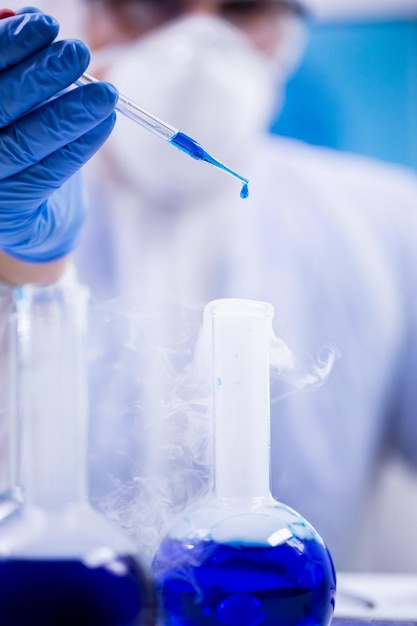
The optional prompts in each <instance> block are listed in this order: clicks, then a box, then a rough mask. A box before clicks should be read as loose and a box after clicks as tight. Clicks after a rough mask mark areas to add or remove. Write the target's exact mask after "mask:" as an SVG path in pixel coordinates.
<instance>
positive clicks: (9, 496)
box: [0, 285, 18, 519]
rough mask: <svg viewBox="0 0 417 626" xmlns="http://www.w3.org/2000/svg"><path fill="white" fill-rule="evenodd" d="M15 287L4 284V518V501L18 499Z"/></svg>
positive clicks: (0, 469) (0, 489) (0, 368)
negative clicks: (7, 286)
mask: <svg viewBox="0 0 417 626" xmlns="http://www.w3.org/2000/svg"><path fill="white" fill-rule="evenodd" d="M14 294H15V290H14V289H11V288H6V287H4V286H2V285H0V380H1V385H0V416H1V420H0V434H1V437H0V439H1V443H0V519H1V518H2V516H3V515H2V510H3V504H6V503H7V502H8V501H12V500H18V495H17V493H18V490H17V485H18V472H17V378H16V373H17V347H16V336H17V335H16V330H17V329H16V309H15V295H14Z"/></svg>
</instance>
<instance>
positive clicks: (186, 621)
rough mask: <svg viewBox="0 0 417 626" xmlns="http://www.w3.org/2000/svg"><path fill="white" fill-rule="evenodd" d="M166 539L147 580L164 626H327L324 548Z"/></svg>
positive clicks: (328, 571)
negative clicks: (151, 582)
mask: <svg viewBox="0 0 417 626" xmlns="http://www.w3.org/2000/svg"><path fill="white" fill-rule="evenodd" d="M297 542H299V546H298V547H294V546H290V545H287V544H283V545H278V546H275V547H273V546H268V545H266V546H263V545H257V544H255V545H251V544H244V543H242V542H240V543H236V544H234V543H233V544H220V543H216V542H214V541H211V540H199V539H192V540H189V539H187V540H186V541H184V542H181V541H178V540H175V539H172V538H166V539H165V540H164V541H163V542H162V544H161V546H160V548H159V550H158V552H157V556H156V557H155V560H154V563H153V572H154V576H155V581H156V586H157V590H158V593H159V594H160V602H161V604H162V607H163V610H164V618H165V619H164V626H224V625H229V626H258V625H260V626H301V625H305V626H313V625H314V626H328V625H329V624H330V621H331V618H332V615H333V610H334V597H335V587H336V580H335V573H334V568H333V564H332V561H331V557H330V556H329V553H328V551H327V548H326V547H325V545H324V544H323V543H322V542H321V541H318V540H316V539H309V540H302V539H300V538H297Z"/></svg>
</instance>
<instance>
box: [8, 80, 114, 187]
mask: <svg viewBox="0 0 417 626" xmlns="http://www.w3.org/2000/svg"><path fill="white" fill-rule="evenodd" d="M116 103H117V91H116V89H115V88H114V87H113V86H112V85H109V84H107V83H99V82H97V83H92V84H91V85H85V86H83V87H77V88H76V89H73V90H72V91H70V92H68V93H66V94H64V95H62V96H60V97H59V98H56V99H55V100H52V101H51V102H48V103H47V104H45V105H43V106H42V107H39V108H38V109H36V110H35V111H32V112H31V113H28V114H27V115H25V116H24V117H22V118H21V119H19V120H17V122H15V123H14V124H12V125H11V126H7V127H6V128H3V129H1V130H0V180H2V179H5V178H8V177H9V176H13V175H14V174H17V173H18V172H21V171H23V170H25V169H27V168H28V167H30V166H31V165H34V164H35V163H37V162H39V161H41V160H42V159H43V158H45V157H46V156H48V155H49V154H52V153H53V152H56V151H57V150H59V149H60V148H62V147H63V146H64V145H66V144H67V143H70V142H72V141H74V140H75V139H77V138H78V137H81V135H83V134H84V133H86V132H88V131H89V130H91V129H92V128H94V127H95V126H97V124H99V122H101V121H103V120H104V119H105V118H106V117H107V116H108V115H109V114H110V113H111V112H112V110H113V109H114V107H115V105H116Z"/></svg>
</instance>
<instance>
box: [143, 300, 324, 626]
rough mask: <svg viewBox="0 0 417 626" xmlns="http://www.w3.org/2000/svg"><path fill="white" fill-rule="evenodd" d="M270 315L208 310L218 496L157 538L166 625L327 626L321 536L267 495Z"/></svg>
mask: <svg viewBox="0 0 417 626" xmlns="http://www.w3.org/2000/svg"><path fill="white" fill-rule="evenodd" d="M272 317H273V309H272V307H271V306H270V305H269V304H267V303H261V302H254V301H246V300H243V301H242V300H219V301H214V302H212V303H210V304H209V305H208V307H207V308H206V312H205V328H206V329H207V327H208V326H209V324H210V322H211V327H210V328H209V331H208V332H210V333H211V337H212V342H213V355H214V358H213V381H214V384H213V394H214V413H215V419H214V422H215V435H214V475H215V490H214V493H213V494H212V495H211V496H210V497H209V498H208V499H207V501H206V502H204V503H202V504H201V505H200V506H198V507H196V508H193V509H191V510H189V511H187V512H186V513H185V514H184V515H183V516H182V517H181V518H180V519H179V520H178V521H177V522H176V524H175V525H174V526H173V528H171V529H170V531H169V532H168V534H167V535H166V536H165V538H164V539H163V540H162V542H161V544H160V546H159V548H158V550H157V552H156V555H155V557H154V560H153V565H152V569H153V573H154V576H155V582H156V586H157V590H158V594H159V598H160V603H161V605H162V607H163V624H164V625H165V626H179V625H181V626H191V625H193V626H200V625H201V626H203V625H204V626H215V625H216V626H217V625H219V626H220V625H225V624H226V625H230V626H232V625H236V626H257V625H262V626H329V624H330V623H331V620H332V616H333V611H334V603H335V593H336V575H335V570H334V566H333V562H332V558H331V555H330V553H329V551H328V549H327V547H326V545H325V543H324V541H323V540H322V538H321V537H320V535H319V534H318V533H317V531H316V530H315V529H314V528H313V527H312V526H311V524H309V523H308V522H307V521H306V520H305V519H304V518H303V517H302V516H301V515H299V514H298V513H297V512H296V511H294V510H293V509H291V508H289V507H287V506H286V505H284V504H282V503H280V502H277V501H276V500H274V498H273V497H272V496H271V493H270V489H269V440H270V433H269V358H268V352H269V349H268V346H269V341H270V338H272Z"/></svg>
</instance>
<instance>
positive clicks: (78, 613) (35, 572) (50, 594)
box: [0, 556, 151, 626]
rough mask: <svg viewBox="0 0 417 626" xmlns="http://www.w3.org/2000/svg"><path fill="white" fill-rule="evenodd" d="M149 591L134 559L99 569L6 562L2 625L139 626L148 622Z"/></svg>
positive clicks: (1, 577) (0, 590)
mask: <svg viewBox="0 0 417 626" xmlns="http://www.w3.org/2000/svg"><path fill="white" fill-rule="evenodd" d="M147 588H149V591H148V590H147V591H146V594H147V595H149V594H150V593H151V583H150V580H148V579H147V577H146V575H145V572H144V570H143V568H141V567H140V566H139V563H138V561H137V560H136V559H134V558H133V557H132V556H126V557H122V556H117V557H116V558H114V559H111V560H109V561H108V562H107V563H104V564H101V565H100V566H97V567H91V566H89V565H87V564H86V563H83V562H82V561H80V560H37V559H35V560H24V559H13V560H5V561H2V562H0V607H1V609H0V612H1V624H2V626H26V625H27V626H29V625H30V626H58V625H59V626H75V625H80V626H81V625H85V626H120V625H121V624H123V625H126V626H139V625H142V624H147V623H148V622H146V620H144V615H143V612H142V611H143V606H142V603H143V600H144V590H146V589H147ZM69 599H70V601H69ZM139 615H142V617H141V618H139V617H138V616H139Z"/></svg>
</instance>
